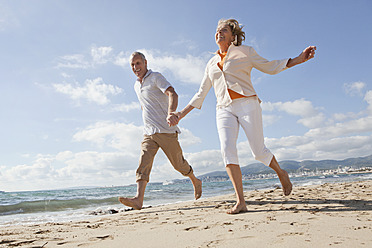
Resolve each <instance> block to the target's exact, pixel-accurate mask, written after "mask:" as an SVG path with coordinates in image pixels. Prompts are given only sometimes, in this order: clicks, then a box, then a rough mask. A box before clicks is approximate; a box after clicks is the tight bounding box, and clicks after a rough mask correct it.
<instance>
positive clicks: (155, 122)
mask: <svg viewBox="0 0 372 248" xmlns="http://www.w3.org/2000/svg"><path fill="white" fill-rule="evenodd" d="M129 62H130V65H131V67H132V70H133V72H134V74H135V75H136V76H137V81H136V82H135V84H134V89H135V91H136V93H137V97H138V100H139V101H140V103H141V107H142V118H143V122H144V139H143V141H142V144H141V156H140V162H139V166H138V169H137V172H136V181H137V195H136V196H135V197H133V198H126V197H119V201H120V202H121V203H122V204H124V205H126V206H128V207H132V208H134V209H136V210H140V209H141V208H142V205H143V198H144V195H145V189H146V185H147V183H148V182H149V177H150V172H151V168H152V164H153V161H154V157H155V155H156V153H157V151H158V150H159V148H161V149H162V150H163V151H164V153H165V155H166V156H167V157H168V159H169V161H170V162H171V164H172V165H173V167H174V168H175V169H176V170H177V171H179V172H180V173H181V174H182V175H184V176H187V177H189V178H190V180H191V182H192V184H193V186H194V195H195V199H199V198H200V197H201V194H202V182H201V181H200V180H199V179H197V178H196V177H195V175H194V173H193V169H192V167H191V166H190V165H189V164H188V162H187V161H186V160H185V159H184V157H183V155H182V149H181V146H180V144H179V142H178V133H180V130H179V129H178V127H177V126H176V124H177V123H178V117H177V116H176V115H174V114H170V113H174V112H175V111H176V109H177V106H178V95H177V93H176V92H175V90H174V88H173V87H172V85H171V84H170V83H169V82H168V81H167V80H166V79H165V78H164V76H163V75H161V74H160V73H158V72H153V71H151V70H150V69H147V60H146V58H145V56H144V55H143V54H142V53H140V52H134V53H133V54H132V55H131V56H130V60H129Z"/></svg>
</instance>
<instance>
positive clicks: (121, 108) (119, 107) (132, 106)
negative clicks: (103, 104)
mask: <svg viewBox="0 0 372 248" xmlns="http://www.w3.org/2000/svg"><path fill="white" fill-rule="evenodd" d="M111 109H112V111H115V112H129V111H132V110H140V109H141V105H140V104H139V102H131V103H129V104H126V103H123V104H115V105H112V108H111Z"/></svg>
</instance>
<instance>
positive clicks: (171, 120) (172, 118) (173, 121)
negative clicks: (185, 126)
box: [167, 112, 179, 127]
mask: <svg viewBox="0 0 372 248" xmlns="http://www.w3.org/2000/svg"><path fill="white" fill-rule="evenodd" d="M167 122H168V125H169V126H170V127H172V126H175V125H177V124H178V122H179V117H178V115H176V113H175V112H171V113H169V114H168V117H167Z"/></svg>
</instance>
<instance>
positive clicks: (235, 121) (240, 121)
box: [216, 96, 273, 166]
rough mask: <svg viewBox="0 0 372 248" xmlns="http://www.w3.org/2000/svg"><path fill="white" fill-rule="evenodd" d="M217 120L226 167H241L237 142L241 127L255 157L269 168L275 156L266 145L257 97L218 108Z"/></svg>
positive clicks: (243, 99) (234, 101) (240, 99)
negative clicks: (229, 165) (230, 165)
mask: <svg viewBox="0 0 372 248" xmlns="http://www.w3.org/2000/svg"><path fill="white" fill-rule="evenodd" d="M216 119H217V129H218V135H219V138H220V143H221V153H222V157H223V159H224V163H225V165H228V164H237V165H239V159H238V150H237V146H236V142H237V139H238V134H239V126H241V127H242V128H243V130H244V132H245V134H246V135H247V138H248V142H249V145H250V147H251V152H252V155H253V157H254V158H255V159H256V160H258V161H260V162H262V163H264V164H265V165H267V166H269V164H270V162H271V160H272V158H273V154H272V153H271V152H270V150H269V149H268V148H266V146H265V144H264V135H263V126H262V109H261V106H260V103H259V101H258V98H257V97H256V96H254V97H245V98H239V99H234V100H233V102H232V103H231V104H230V105H228V106H227V107H217V110H216Z"/></svg>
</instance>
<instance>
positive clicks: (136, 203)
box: [119, 197, 142, 210]
mask: <svg viewBox="0 0 372 248" xmlns="http://www.w3.org/2000/svg"><path fill="white" fill-rule="evenodd" d="M119 202H120V203H122V204H124V205H125V206H127V207H131V208H133V209H135V210H141V209H142V202H141V201H140V200H139V199H138V198H137V197H134V198H126V197H119Z"/></svg>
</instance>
